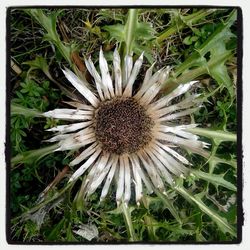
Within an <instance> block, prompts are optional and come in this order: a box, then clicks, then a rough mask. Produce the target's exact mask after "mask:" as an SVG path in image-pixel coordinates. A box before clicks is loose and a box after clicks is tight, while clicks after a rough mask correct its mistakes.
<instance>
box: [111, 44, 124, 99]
mask: <svg viewBox="0 0 250 250" xmlns="http://www.w3.org/2000/svg"><path fill="white" fill-rule="evenodd" d="M113 65H114V73H115V95H116V96H121V95H122V72H121V58H120V55H119V52H118V50H117V48H115V51H114V58H113Z"/></svg>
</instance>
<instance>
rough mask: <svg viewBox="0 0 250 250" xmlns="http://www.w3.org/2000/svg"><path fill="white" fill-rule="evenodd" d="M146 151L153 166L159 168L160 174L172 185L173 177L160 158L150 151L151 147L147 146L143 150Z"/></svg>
mask: <svg viewBox="0 0 250 250" xmlns="http://www.w3.org/2000/svg"><path fill="white" fill-rule="evenodd" d="M145 151H146V153H147V154H148V155H149V157H150V158H151V159H152V161H153V163H154V166H155V167H156V168H158V169H159V171H160V173H161V175H162V176H163V178H164V179H165V180H166V181H167V182H168V183H169V184H170V185H172V183H173V178H172V176H171V174H170V173H169V172H168V170H167V169H166V168H165V166H164V165H163V164H162V163H161V162H160V160H159V159H158V158H157V157H156V156H155V155H154V154H153V153H152V152H151V149H150V148H148V150H147V149H146V150H145Z"/></svg>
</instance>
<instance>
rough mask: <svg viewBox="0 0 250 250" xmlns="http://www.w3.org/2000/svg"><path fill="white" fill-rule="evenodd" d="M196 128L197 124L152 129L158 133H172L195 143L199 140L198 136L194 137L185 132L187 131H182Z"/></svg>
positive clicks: (159, 126) (162, 126)
mask: <svg viewBox="0 0 250 250" xmlns="http://www.w3.org/2000/svg"><path fill="white" fill-rule="evenodd" d="M196 126H197V124H189V125H181V126H167V125H158V126H156V127H155V128H154V129H155V130H157V131H159V132H163V133H173V134H176V135H178V136H181V137H184V138H186V139H190V140H195V141H197V140H198V139H199V136H197V135H194V134H192V133H190V132H187V131H183V130H184V129H188V128H194V127H196Z"/></svg>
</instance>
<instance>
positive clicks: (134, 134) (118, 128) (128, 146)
mask: <svg viewBox="0 0 250 250" xmlns="http://www.w3.org/2000/svg"><path fill="white" fill-rule="evenodd" d="M95 119H96V122H95V134H96V138H97V140H98V141H99V142H100V143H101V145H102V148H103V150H105V151H108V152H110V153H115V154H119V155H120V154H123V153H134V152H136V151H138V150H139V149H141V148H143V147H144V146H146V145H147V144H148V143H149V142H150V141H151V128H152V127H153V125H154V122H153V121H152V119H151V118H150V117H149V116H148V115H147V113H146V110H145V109H144V108H143V107H142V106H141V105H140V104H139V103H138V102H137V101H136V100H135V99H134V98H133V97H129V98H115V99H113V100H108V101H105V102H103V103H102V104H101V105H100V107H99V108H98V109H97V111H96V115H95Z"/></svg>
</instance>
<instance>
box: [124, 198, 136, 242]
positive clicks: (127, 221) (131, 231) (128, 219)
mask: <svg viewBox="0 0 250 250" xmlns="http://www.w3.org/2000/svg"><path fill="white" fill-rule="evenodd" d="M120 207H121V210H122V214H123V217H124V220H125V224H126V227H127V231H128V233H129V241H138V239H137V237H136V235H135V231H134V227H133V223H132V220H131V212H130V210H129V207H128V206H127V205H126V204H125V203H124V201H122V203H121V205H120Z"/></svg>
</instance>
